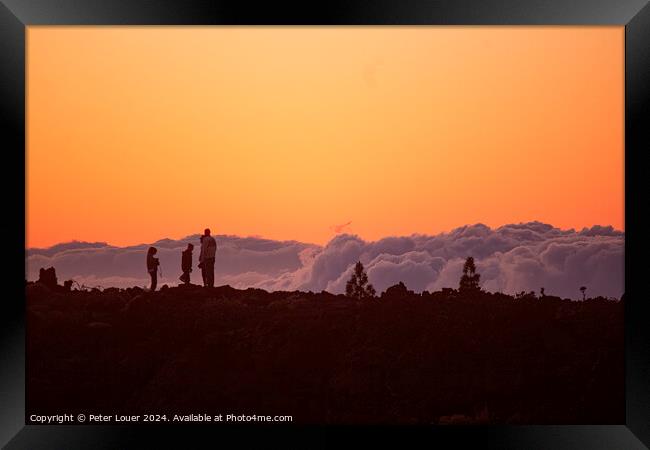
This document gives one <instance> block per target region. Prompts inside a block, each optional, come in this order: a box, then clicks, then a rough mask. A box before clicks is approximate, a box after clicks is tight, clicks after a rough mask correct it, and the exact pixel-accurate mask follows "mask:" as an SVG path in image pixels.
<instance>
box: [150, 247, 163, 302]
mask: <svg viewBox="0 0 650 450" xmlns="http://www.w3.org/2000/svg"><path fill="white" fill-rule="evenodd" d="M156 252H158V250H156V247H149V250H147V271H148V272H149V276H151V291H155V290H156V285H157V284H158V266H159V265H160V261H158V258H155V257H154V256H153V255H155V254H156Z"/></svg>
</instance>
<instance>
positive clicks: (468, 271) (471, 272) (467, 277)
mask: <svg viewBox="0 0 650 450" xmlns="http://www.w3.org/2000/svg"><path fill="white" fill-rule="evenodd" d="M480 279H481V275H479V274H478V273H476V265H474V258H473V257H471V256H470V257H468V258H467V259H466V260H465V265H464V266H463V276H461V277H460V285H459V286H458V290H459V291H460V292H477V291H480V290H481V288H480V286H479V284H478V283H479V280H480Z"/></svg>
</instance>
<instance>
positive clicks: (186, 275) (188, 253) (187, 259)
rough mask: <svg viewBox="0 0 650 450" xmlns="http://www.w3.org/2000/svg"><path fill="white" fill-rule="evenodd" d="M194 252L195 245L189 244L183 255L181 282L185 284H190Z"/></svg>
mask: <svg viewBox="0 0 650 450" xmlns="http://www.w3.org/2000/svg"><path fill="white" fill-rule="evenodd" d="M192 250H194V245H192V244H187V248H186V249H185V250H183V253H181V270H182V271H183V274H182V275H181V276H180V280H181V281H182V282H183V283H185V284H190V272H191V271H192Z"/></svg>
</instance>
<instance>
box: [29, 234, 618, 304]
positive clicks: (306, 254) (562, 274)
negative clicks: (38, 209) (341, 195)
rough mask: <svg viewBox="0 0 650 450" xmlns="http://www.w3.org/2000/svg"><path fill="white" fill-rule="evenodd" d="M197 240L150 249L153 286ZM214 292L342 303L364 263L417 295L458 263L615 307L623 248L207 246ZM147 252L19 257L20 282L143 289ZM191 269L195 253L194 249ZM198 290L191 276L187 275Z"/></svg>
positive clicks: (238, 240) (437, 238)
mask: <svg viewBox="0 0 650 450" xmlns="http://www.w3.org/2000/svg"><path fill="white" fill-rule="evenodd" d="M198 238H199V236H198V235H194V236H188V237H186V238H184V239H180V240H170V239H163V240H160V241H158V242H155V243H153V244H151V245H154V246H156V247H157V248H158V256H159V257H160V261H161V266H162V270H163V277H162V279H161V280H159V285H162V284H164V283H168V284H170V285H176V284H178V283H179V281H178V276H179V275H180V274H181V272H180V252H181V250H182V249H184V248H185V247H186V246H187V243H188V242H192V243H194V244H195V246H197V247H198ZM215 238H216V240H217V247H218V248H217V262H216V265H215V277H216V281H215V283H216V284H217V285H221V284H229V285H231V286H233V287H237V288H247V287H258V288H262V289H266V290H303V291H314V292H319V291H321V290H326V291H329V292H332V293H342V292H343V291H344V290H345V282H346V281H347V279H348V278H349V276H350V273H351V271H352V267H353V266H354V264H355V263H356V261H357V260H360V261H361V262H363V264H364V265H365V267H366V270H367V272H368V277H369V279H370V282H371V283H373V284H374V286H375V288H376V289H377V292H382V291H384V290H385V289H386V288H387V287H389V286H391V285H393V284H395V283H397V282H398V281H403V282H404V283H405V284H406V285H407V286H408V287H409V289H412V290H414V291H416V292H421V291H423V290H428V291H436V290H439V289H441V288H444V287H453V288H456V287H457V286H458V280H459V278H460V274H461V271H462V266H463V262H464V259H465V258H466V257H467V256H474V258H475V260H476V263H477V270H478V272H479V273H480V274H481V286H482V287H483V288H484V289H486V290H488V291H493V292H504V293H508V294H512V293H515V292H520V291H522V290H525V291H531V290H534V291H536V292H539V289H540V288H541V287H544V288H545V291H546V293H547V294H548V295H558V296H561V297H569V298H579V297H581V294H580V292H579V290H578V289H579V287H580V286H583V285H584V286H587V288H588V289H587V294H588V295H589V296H597V295H603V296H608V297H616V298H619V297H620V296H621V295H622V294H623V292H624V239H625V235H624V233H623V232H621V231H617V230H614V229H613V228H612V227H611V226H599V225H597V226H594V227H592V228H584V229H583V230H581V231H575V230H573V229H570V230H561V229H559V228H555V227H553V226H551V225H548V224H544V223H540V222H529V223H523V224H512V225H504V226H502V227H499V228H495V229H491V228H489V227H487V226H485V225H483V224H475V225H467V226H463V227H460V228H456V229H454V230H453V231H451V232H449V233H441V234H438V235H434V236H429V235H411V236H402V237H387V238H384V239H381V240H378V241H374V242H368V241H364V240H363V239H361V238H360V237H358V236H356V235H350V234H340V235H338V236H336V237H334V238H333V239H332V240H331V241H330V242H329V243H328V244H327V245H326V246H324V247H321V246H318V245H313V244H305V243H300V242H296V241H273V240H269V239H262V238H257V237H247V238H242V237H236V236H215ZM148 246H149V244H142V245H138V246H131V247H114V246H110V245H108V244H106V243H102V242H97V243H85V242H83V243H82V242H72V243H67V244H59V245H57V246H54V247H50V248H48V249H30V250H28V251H27V279H28V280H35V279H37V278H38V270H39V268H40V267H50V266H54V267H55V268H56V270H57V276H58V278H59V280H64V279H74V280H75V281H77V282H78V283H80V284H85V285H87V286H97V285H99V286H102V287H108V286H117V287H127V286H135V285H137V286H145V285H147V284H148V276H147V273H146V269H145V253H146V249H147V247H148ZM194 258H195V266H196V260H197V258H198V248H196V249H195V256H194ZM192 277H193V281H194V282H196V283H198V282H199V281H200V272H199V269H196V268H195V269H194V271H193V273H192Z"/></svg>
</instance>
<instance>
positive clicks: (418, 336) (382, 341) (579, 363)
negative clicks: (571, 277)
mask: <svg viewBox="0 0 650 450" xmlns="http://www.w3.org/2000/svg"><path fill="white" fill-rule="evenodd" d="M470 276H471V275H470ZM26 300H27V317H28V318H27V321H28V322H27V390H26V392H27V399H26V400H27V411H28V412H36V413H39V414H57V413H60V412H61V411H66V412H68V413H76V412H78V413H82V412H83V413H86V414H88V413H89V412H92V411H94V412H97V413H105V414H167V415H172V414H183V413H186V414H192V413H201V412H205V413H211V414H219V413H222V414H268V415H279V414H281V415H287V414H290V415H293V417H294V419H293V420H294V423H396V424H400V423H421V424H431V423H433V424H467V423H491V424H506V423H512V424H614V423H623V422H624V419H625V415H624V413H625V409H624V406H625V402H624V372H623V370H624V352H623V301H612V300H608V299H605V298H591V299H589V298H588V299H586V300H585V301H584V302H582V301H570V300H568V299H561V298H559V297H554V296H551V295H547V294H545V295H544V297H543V299H540V298H538V297H536V296H535V294H534V293H533V294H532V295H528V294H526V295H522V296H518V297H513V296H509V295H505V294H500V293H489V292H483V291H480V290H475V289H473V290H470V291H466V290H463V291H461V290H457V289H443V290H442V291H438V292H432V293H429V292H424V293H422V294H415V293H413V292H412V291H409V290H408V289H407V287H406V286H405V285H404V284H403V283H399V284H397V285H395V286H392V287H390V288H388V289H387V290H386V291H385V292H383V293H382V294H381V296H380V297H379V298H377V297H374V298H373V299H365V300H362V299H356V298H350V297H346V296H345V295H333V294H330V293H327V292H325V291H323V292H320V293H313V292H266V291H264V290H261V289H246V290H237V289H233V288H231V287H229V286H220V287H215V288H209V287H208V288H205V287H199V286H196V285H193V284H188V285H182V286H179V287H167V286H163V287H162V288H161V289H160V290H159V291H157V292H147V291H145V290H143V289H141V288H137V287H136V288H128V289H117V288H108V289H104V290H100V289H92V290H88V289H72V290H70V291H67V292H66V291H65V289H63V288H61V289H59V286H52V285H51V284H47V283H41V282H36V283H32V282H29V283H27V284H26Z"/></svg>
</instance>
